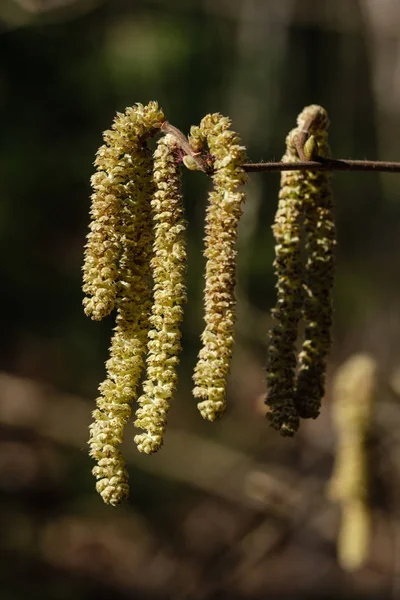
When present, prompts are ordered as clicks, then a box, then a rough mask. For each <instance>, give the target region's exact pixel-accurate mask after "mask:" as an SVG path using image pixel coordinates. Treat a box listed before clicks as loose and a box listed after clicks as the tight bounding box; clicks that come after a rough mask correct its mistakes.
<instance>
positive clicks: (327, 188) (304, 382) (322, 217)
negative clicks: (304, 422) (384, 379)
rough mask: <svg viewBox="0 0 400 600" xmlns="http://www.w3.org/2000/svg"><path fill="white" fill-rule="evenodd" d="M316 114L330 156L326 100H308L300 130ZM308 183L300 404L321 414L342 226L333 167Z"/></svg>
mask: <svg viewBox="0 0 400 600" xmlns="http://www.w3.org/2000/svg"><path fill="white" fill-rule="evenodd" d="M310 119H312V123H311V126H310V128H309V134H310V136H312V138H313V143H314V145H315V152H316V153H317V154H318V156H321V157H324V158H329V157H330V156H331V151H330V148H329V145H328V133H327V128H328V125H329V119H328V115H327V113H326V111H325V110H324V109H323V108H322V107H320V106H317V105H311V106H307V107H306V108H305V109H304V110H303V111H302V113H301V114H300V115H299V117H298V130H301V129H302V127H304V125H305V123H306V122H307V121H309V120H310ZM309 139H310V138H309ZM302 183H303V192H302V193H303V210H304V233H305V254H306V256H307V261H306V265H305V271H304V284H303V289H304V296H303V310H302V318H303V320H304V323H305V332H304V342H303V345H302V349H301V352H300V354H299V357H298V374H297V382H296V395H295V404H296V408H297V411H298V414H299V416H300V417H302V418H312V419H315V418H316V417H317V416H318V415H319V411H320V408H321V400H322V398H323V395H324V392H325V371H326V357H327V354H328V352H329V350H330V347H331V331H330V330H331V325H332V288H333V281H334V267H335V256H334V253H335V246H336V229H335V221H334V215H333V208H334V205H333V195H332V174H331V172H330V171H303V172H302Z"/></svg>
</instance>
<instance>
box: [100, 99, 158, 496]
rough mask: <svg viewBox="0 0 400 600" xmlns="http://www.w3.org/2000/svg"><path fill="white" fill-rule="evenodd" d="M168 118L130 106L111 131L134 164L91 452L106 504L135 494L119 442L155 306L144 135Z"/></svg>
mask: <svg viewBox="0 0 400 600" xmlns="http://www.w3.org/2000/svg"><path fill="white" fill-rule="evenodd" d="M162 119H163V116H162V113H161V111H159V110H158V107H157V105H156V104H155V103H150V104H149V105H148V106H145V107H143V106H142V105H137V106H136V107H134V108H133V109H127V110H126V113H125V115H118V117H117V119H116V121H115V123H114V126H113V131H109V132H106V133H105V139H106V141H107V143H108V144H109V145H110V147H111V148H114V146H115V147H116V148H118V149H119V151H120V152H121V156H124V157H125V160H126V163H127V165H129V171H128V178H127V179H126V180H124V186H123V188H124V189H123V192H124V193H123V196H122V198H123V202H121V208H120V226H119V235H120V240H121V241H120V244H121V256H120V260H119V265H118V279H117V281H116V284H115V287H116V300H115V302H116V307H117V318H116V327H115V330H114V335H113V338H112V342H111V348H110V359H109V360H108V361H107V363H106V368H107V378H106V380H105V381H104V382H103V383H102V384H101V385H100V387H99V390H100V393H101V396H100V397H99V398H98V399H97V401H96V403H97V409H96V410H95V411H94V412H93V418H94V421H93V423H92V425H91V426H90V440H89V445H90V455H91V456H92V457H93V458H94V459H95V460H96V461H97V466H96V467H94V469H93V474H94V475H95V477H96V478H97V480H98V481H97V484H96V489H97V491H98V492H99V493H100V494H101V496H102V497H103V500H104V501H105V502H106V503H109V504H113V505H115V504H118V503H120V502H121V501H122V500H124V498H126V497H127V495H128V493H129V487H128V474H127V471H126V467H125V462H124V458H123V456H122V453H121V452H120V449H119V446H120V444H121V442H122V439H123V430H124V426H125V424H126V423H127V421H128V420H129V418H130V415H131V406H130V405H131V403H132V401H133V400H135V399H136V397H137V387H138V384H139V380H140V377H141V374H142V371H143V368H144V354H145V351H146V342H147V335H148V331H149V313H150V308H151V277H150V261H151V257H152V243H153V231H152V220H151V208H150V199H151V196H152V194H153V189H154V188H153V179H152V173H153V159H152V155H151V152H150V151H149V150H148V148H146V146H145V142H144V139H145V138H146V137H147V136H148V135H151V134H152V133H153V131H154V128H157V127H158V124H159V123H160V122H161V120H162ZM103 148H105V151H106V150H107V148H106V147H103Z"/></svg>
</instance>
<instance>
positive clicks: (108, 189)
mask: <svg viewBox="0 0 400 600" xmlns="http://www.w3.org/2000/svg"><path fill="white" fill-rule="evenodd" d="M163 120H164V115H163V113H162V111H161V110H159V108H158V105H157V103H156V102H150V103H149V104H148V105H147V106H143V105H141V104H137V105H136V106H134V107H129V108H127V109H126V111H125V113H124V114H121V113H118V114H117V116H116V118H115V120H114V123H113V125H112V129H111V130H109V131H105V132H104V134H103V138H104V141H105V144H104V145H103V146H101V147H100V148H99V150H98V151H97V154H96V160H95V166H96V168H97V172H96V173H95V174H94V175H93V176H92V179H91V182H92V187H93V194H92V206H91V210H90V213H91V222H90V231H89V234H88V236H87V243H86V246H85V259H84V265H83V292H84V293H85V295H86V297H85V298H84V300H83V305H84V309H85V313H86V314H87V315H88V316H91V317H92V319H95V320H100V319H102V318H103V317H105V316H106V315H108V314H109V313H110V312H111V311H112V309H113V308H114V305H115V300H116V294H117V283H116V281H117V279H118V261H119V258H120V254H121V231H120V226H121V207H122V206H123V204H124V202H125V200H126V198H129V195H130V193H131V187H132V185H135V183H134V169H135V167H134V164H133V162H132V156H133V155H134V153H135V151H136V148H137V147H138V145H140V144H141V143H142V138H143V136H145V135H146V133H149V131H151V130H152V129H153V130H154V127H156V128H157V127H159V126H160V125H161V123H162V122H163Z"/></svg>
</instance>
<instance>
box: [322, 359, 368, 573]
mask: <svg viewBox="0 0 400 600" xmlns="http://www.w3.org/2000/svg"><path fill="white" fill-rule="evenodd" d="M376 381H377V364H376V362H375V360H374V359H373V358H372V357H371V356H369V355H364V354H360V355H355V356H352V357H351V358H350V359H348V360H347V362H345V363H344V364H343V365H342V366H341V367H340V368H339V370H338V372H337V374H336V377H335V380H334V384H333V420H334V425H335V428H336V431H337V447H336V458H335V465H334V470H333V475H332V478H331V482H330V484H329V496H330V498H331V499H332V500H333V501H335V502H338V503H339V504H340V507H341V523H340V530H339V534H338V542H337V544H338V547H337V553H338V561H339V564H340V565H341V567H342V568H343V569H345V570H346V571H353V570H356V569H358V568H359V567H361V566H362V565H363V564H364V562H365V560H366V558H367V556H368V551H369V540H370V510H369V505H368V455H367V448H366V444H367V441H368V437H369V431H370V426H371V421H372V415H373V407H374V401H375V394H376Z"/></svg>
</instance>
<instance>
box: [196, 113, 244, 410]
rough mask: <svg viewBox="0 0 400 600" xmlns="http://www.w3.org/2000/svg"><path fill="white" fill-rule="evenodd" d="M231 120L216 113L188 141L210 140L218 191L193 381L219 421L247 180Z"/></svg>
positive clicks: (212, 201)
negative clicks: (199, 345)
mask: <svg viewBox="0 0 400 600" xmlns="http://www.w3.org/2000/svg"><path fill="white" fill-rule="evenodd" d="M229 127H230V121H229V119H227V118H226V117H223V116H222V115H220V114H218V113H216V114H212V115H207V116H206V117H204V118H203V119H202V121H201V123H200V127H192V129H191V135H190V138H189V141H190V143H191V146H192V147H193V149H194V150H195V151H200V150H201V149H203V148H204V146H205V144H207V145H208V148H209V151H210V154H211V157H212V159H213V162H214V165H213V166H214V174H213V183H214V190H213V191H212V192H211V193H210V194H209V203H208V208H207V215H206V238H205V252H204V254H205V256H206V258H207V264H206V276H205V277H206V283H205V292H204V303H205V314H204V320H205V323H206V326H205V329H204V331H203V333H202V336H201V339H202V348H201V350H200V352H199V357H198V362H197V365H196V367H195V371H194V375H193V380H194V384H195V387H194V389H193V395H194V396H195V398H200V399H201V402H199V403H198V405H197V406H198V409H199V411H200V414H201V415H202V417H203V418H204V419H208V420H209V421H215V420H216V419H217V418H218V417H220V416H221V415H222V414H223V412H224V411H225V407H226V380H227V376H228V373H229V370H230V362H231V357H232V348H233V343H234V326H235V305H236V300H235V283H236V239H237V229H238V223H239V219H240V217H241V214H242V205H243V202H244V200H245V194H244V191H242V190H241V189H240V188H241V186H242V185H243V184H244V183H245V182H246V179H247V178H246V174H245V172H244V170H243V168H242V164H243V163H244V161H245V158H246V153H245V148H244V147H243V146H241V145H240V140H239V137H238V135H237V134H236V133H235V132H233V131H231V130H230V129H229Z"/></svg>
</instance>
